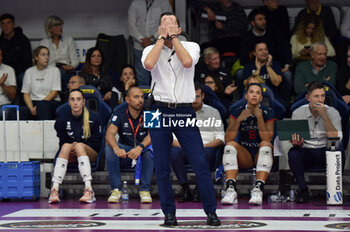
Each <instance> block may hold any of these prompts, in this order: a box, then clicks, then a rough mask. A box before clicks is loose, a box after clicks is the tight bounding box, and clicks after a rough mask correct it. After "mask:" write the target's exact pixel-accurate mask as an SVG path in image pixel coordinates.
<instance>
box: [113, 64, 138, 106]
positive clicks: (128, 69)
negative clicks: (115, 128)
mask: <svg viewBox="0 0 350 232" xmlns="http://www.w3.org/2000/svg"><path fill="white" fill-rule="evenodd" d="M135 73H136V72H135V68H134V66H132V65H130V64H128V65H125V66H123V67H122V73H121V76H120V80H119V82H118V83H117V85H116V87H113V89H112V100H111V101H112V102H114V103H115V104H114V106H116V105H118V104H120V103H122V102H124V99H125V96H126V93H127V91H128V89H129V88H130V87H132V86H136V85H137V84H136V80H135V78H136V77H135ZM113 108H114V107H112V109H113Z"/></svg>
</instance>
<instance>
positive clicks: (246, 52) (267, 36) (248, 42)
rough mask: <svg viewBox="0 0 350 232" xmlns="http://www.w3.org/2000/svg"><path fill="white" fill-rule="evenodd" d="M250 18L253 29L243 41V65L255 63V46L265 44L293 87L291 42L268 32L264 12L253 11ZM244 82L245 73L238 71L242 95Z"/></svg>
mask: <svg viewBox="0 0 350 232" xmlns="http://www.w3.org/2000/svg"><path fill="white" fill-rule="evenodd" d="M248 18H249V21H250V24H251V26H252V29H251V30H250V31H249V32H247V34H246V35H245V37H244V38H245V39H244V40H242V43H241V55H240V62H241V64H242V65H246V64H247V63H249V62H251V61H254V60H253V59H251V58H253V56H252V53H253V51H254V49H255V45H256V44H257V43H261V42H264V43H265V44H266V45H267V47H268V49H269V53H270V54H271V55H272V56H273V58H274V60H276V61H278V62H279V63H280V64H281V66H282V76H283V80H284V81H285V83H286V85H289V86H291V85H292V73H291V71H290V65H291V63H292V52H291V49H290V44H289V40H288V39H287V38H285V37H284V36H283V34H281V33H279V34H277V33H276V31H275V30H272V31H268V30H266V19H265V14H264V12H263V11H262V10H260V9H253V10H252V11H251V12H250V14H249V16H248ZM250 57H251V58H250ZM243 80H244V79H243V72H242V71H241V70H238V71H237V73H236V83H237V86H238V89H239V91H240V93H241V94H243V92H244V87H243ZM287 83H288V84H287ZM286 94H289V92H288V91H287V92H286ZM288 97H289V96H288ZM286 98H287V97H286Z"/></svg>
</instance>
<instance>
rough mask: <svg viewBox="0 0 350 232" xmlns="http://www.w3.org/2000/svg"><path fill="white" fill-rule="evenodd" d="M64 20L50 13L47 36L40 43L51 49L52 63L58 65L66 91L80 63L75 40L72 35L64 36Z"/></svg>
mask: <svg viewBox="0 0 350 232" xmlns="http://www.w3.org/2000/svg"><path fill="white" fill-rule="evenodd" d="M63 24H64V22H63V20H62V19H61V18H60V17H58V16H55V15H50V16H49V17H47V19H46V21H45V32H46V35H47V37H46V38H44V39H42V40H41V41H40V45H42V46H46V47H48V48H49V50H50V65H51V66H57V67H58V68H59V70H60V73H61V80H62V90H63V91H65V90H66V88H67V84H68V81H69V78H70V77H71V76H73V75H74V74H75V73H74V70H75V69H76V68H77V67H78V65H79V59H78V56H77V51H76V46H75V42H74V40H73V38H72V37H69V36H63Z"/></svg>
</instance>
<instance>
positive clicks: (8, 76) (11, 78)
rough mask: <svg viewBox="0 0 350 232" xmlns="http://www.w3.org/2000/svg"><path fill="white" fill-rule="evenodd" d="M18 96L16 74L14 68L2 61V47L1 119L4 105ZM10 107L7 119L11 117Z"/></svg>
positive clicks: (0, 68) (0, 67)
mask: <svg viewBox="0 0 350 232" xmlns="http://www.w3.org/2000/svg"><path fill="white" fill-rule="evenodd" d="M15 98H16V75H15V71H14V70H13V68H11V67H10V66H8V65H6V64H3V63H2V50H1V49H0V119H1V120H2V111H3V106H4V105H8V104H11V101H13V100H14V99H15ZM9 111H10V109H7V110H6V116H5V117H6V119H9V118H8V117H9V116H10V115H9Z"/></svg>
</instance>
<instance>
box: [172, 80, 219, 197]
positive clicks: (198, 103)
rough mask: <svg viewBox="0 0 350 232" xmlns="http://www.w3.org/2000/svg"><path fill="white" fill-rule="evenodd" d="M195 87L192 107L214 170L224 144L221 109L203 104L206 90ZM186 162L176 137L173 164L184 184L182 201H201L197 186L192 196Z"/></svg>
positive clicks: (207, 156) (180, 180)
mask: <svg viewBox="0 0 350 232" xmlns="http://www.w3.org/2000/svg"><path fill="white" fill-rule="evenodd" d="M195 89H196V100H195V101H194V102H193V103H192V107H193V109H194V111H195V112H196V119H197V122H198V123H200V124H201V126H200V127H199V131H200V134H201V137H202V141H203V145H204V153H205V159H206V161H207V163H208V165H209V170H213V169H214V168H215V164H216V154H217V152H219V151H220V147H222V146H223V145H224V141H225V132H224V126H223V122H222V120H221V116H220V113H219V111H218V110H217V109H215V108H214V107H211V106H208V105H205V104H203V99H204V92H203V90H202V87H201V86H200V85H199V84H198V83H195ZM198 125H199V124H198ZM186 163H188V161H187V158H186V154H185V153H184V152H183V150H182V149H181V146H180V143H179V142H178V141H177V138H174V142H173V147H172V149H171V166H172V168H173V170H174V172H175V174H176V177H177V179H178V181H179V183H180V184H181V186H182V190H183V191H182V195H181V198H180V201H181V202H186V201H191V200H193V201H200V195H199V191H198V187H197V186H196V187H195V189H194V193H193V196H192V194H191V191H190V188H189V186H188V179H187V172H186Z"/></svg>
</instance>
